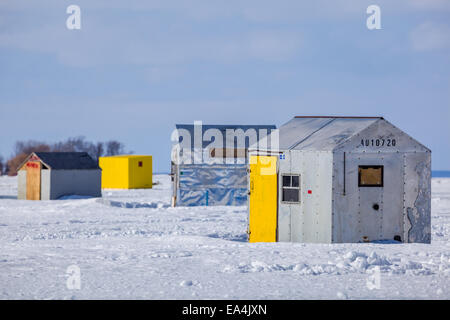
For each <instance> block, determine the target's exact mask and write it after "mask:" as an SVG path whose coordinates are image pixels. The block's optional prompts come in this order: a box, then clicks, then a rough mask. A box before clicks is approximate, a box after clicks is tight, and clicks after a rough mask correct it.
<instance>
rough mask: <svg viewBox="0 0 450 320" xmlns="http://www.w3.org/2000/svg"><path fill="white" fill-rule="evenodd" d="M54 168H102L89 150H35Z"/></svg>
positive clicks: (36, 153)
mask: <svg viewBox="0 0 450 320" xmlns="http://www.w3.org/2000/svg"><path fill="white" fill-rule="evenodd" d="M34 154H35V155H36V156H37V157H38V158H39V159H41V161H42V162H43V163H44V164H45V165H47V166H49V167H50V169H53V170H76V169H100V167H99V166H98V164H97V162H96V161H94V159H92V158H91V156H90V155H89V154H88V153H87V152H35V153H34Z"/></svg>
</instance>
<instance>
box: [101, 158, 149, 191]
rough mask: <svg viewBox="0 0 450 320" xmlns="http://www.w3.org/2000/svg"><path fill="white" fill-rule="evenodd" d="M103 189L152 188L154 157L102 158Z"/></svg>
mask: <svg viewBox="0 0 450 320" xmlns="http://www.w3.org/2000/svg"><path fill="white" fill-rule="evenodd" d="M99 166H100V168H102V189H146V188H151V187H152V185H153V181H152V156H139V155H118V156H110V157H100V158H99Z"/></svg>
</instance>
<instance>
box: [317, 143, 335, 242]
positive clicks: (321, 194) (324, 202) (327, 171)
mask: <svg viewBox="0 0 450 320" xmlns="http://www.w3.org/2000/svg"><path fill="white" fill-rule="evenodd" d="M318 169H319V171H318V179H317V194H318V197H317V201H318V203H317V207H318V224H317V227H318V228H317V242H320V243H331V242H332V202H333V199H332V194H333V190H332V189H333V153H332V152H328V151H326V152H319V168H318Z"/></svg>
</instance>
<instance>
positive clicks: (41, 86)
mask: <svg viewBox="0 0 450 320" xmlns="http://www.w3.org/2000/svg"><path fill="white" fill-rule="evenodd" d="M71 4H76V5H78V6H80V8H81V27H82V28H81V30H68V29H67V28H66V19H67V17H68V16H69V15H68V14H66V8H67V7H68V6H69V5H71ZM371 4H376V5H378V6H380V8H381V26H382V29H381V30H368V29H367V27H366V19H367V17H368V15H367V14H366V8H367V7H368V6H369V5H371ZM449 57H450V1H447V0H397V1H387V0H384V1H373V0H371V1H350V0H334V1H331V0H330V1H320V0H319V1H304V2H302V1H297V0H292V1H267V0H246V1H242V0H240V1H235V0H229V1H214V0H202V1H195V0H190V1H186V0H178V1H167V0H166V1H162V0H161V1H137V0H128V1H115V0H109V1H107V0H70V1H65V0H53V1H50V0H35V1H29V0H11V1H10V0H2V1H1V2H0V154H1V155H3V156H4V157H8V156H9V155H10V154H11V152H12V149H13V145H14V143H15V141H16V140H20V139H30V138H33V139H37V140H46V141H49V142H52V141H56V140H60V139H65V138H67V137H70V136H78V135H84V136H85V137H86V138H87V139H89V140H94V141H104V140H109V139H117V140H120V141H122V142H124V143H125V144H126V146H127V149H129V150H132V151H134V152H135V153H140V154H152V155H153V156H154V167H155V170H156V171H168V169H169V163H170V146H171V145H170V134H171V132H172V130H173V129H174V124H175V123H193V121H194V120H202V121H203V122H204V123H223V124H233V123H237V124H275V125H277V126H280V125H281V124H283V123H285V122H287V121H288V120H289V119H290V118H291V117H293V116H295V115H362V116H364V115H370V116H374V115H375V116H378V115H381V116H384V117H385V118H386V119H387V120H389V121H390V122H392V123H393V124H394V125H396V126H398V127H399V128H400V129H402V130H404V131H406V132H407V133H408V134H410V135H412V136H413V137H414V138H416V139H417V140H419V141H420V142H422V143H423V144H425V145H426V146H428V147H430V148H431V149H432V151H433V169H434V170H450V59H449Z"/></svg>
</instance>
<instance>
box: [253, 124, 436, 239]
mask: <svg viewBox="0 0 450 320" xmlns="http://www.w3.org/2000/svg"><path fill="white" fill-rule="evenodd" d="M279 138H280V140H279V141H280V142H279V150H264V149H261V148H259V149H252V150H250V151H249V154H250V185H249V189H250V201H249V240H250V241H251V242H261V241H262V242H266V241H269V242H270V241H292V242H320V243H343V242H372V241H382V240H389V241H393V240H397V241H401V242H421V243H430V241H431V214H430V213H431V212H430V211H431V151H430V150H429V149H428V148H427V147H425V146H423V145H422V144H420V143H419V142H417V141H416V140H414V139H413V138H411V137H410V136H409V135H407V134H406V133H405V132H403V131H401V130H400V129H398V128H397V127H395V126H394V125H392V124H391V123H389V122H388V121H386V120H385V119H383V118H381V117H295V118H294V119H292V120H291V121H289V122H288V123H286V124H285V125H283V126H282V127H280V129H279Z"/></svg>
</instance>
